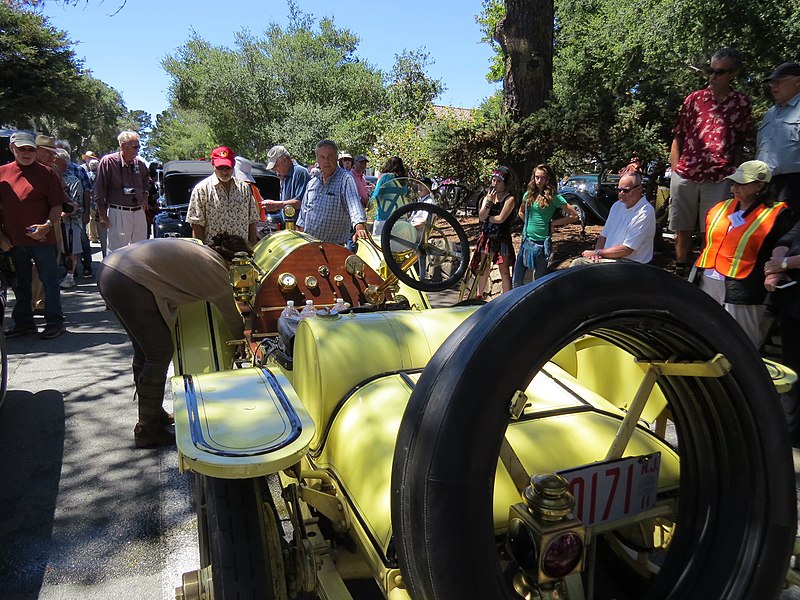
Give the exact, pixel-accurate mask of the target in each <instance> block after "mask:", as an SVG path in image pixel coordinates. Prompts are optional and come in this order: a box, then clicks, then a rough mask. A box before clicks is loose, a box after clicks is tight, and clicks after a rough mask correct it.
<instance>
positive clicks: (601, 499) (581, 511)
mask: <svg viewBox="0 0 800 600" xmlns="http://www.w3.org/2000/svg"><path fill="white" fill-rule="evenodd" d="M660 467H661V453H660V452H654V453H653V454H646V455H644V456H631V457H629V458H621V459H619V460H611V461H607V462H602V463H596V464H592V465H589V466H586V467H577V468H575V469H567V470H564V471H561V472H560V473H559V475H562V476H563V477H565V478H566V479H567V481H569V491H570V492H571V493H572V495H573V496H574V497H575V509H574V513H575V516H576V517H577V518H578V519H580V520H581V521H582V522H583V524H584V525H600V524H602V523H607V522H609V521H616V520H618V519H623V518H625V517H630V516H632V515H635V514H638V513H640V512H643V511H645V510H648V509H651V508H653V507H654V506H655V504H656V498H657V495H658V471H659V469H660Z"/></svg>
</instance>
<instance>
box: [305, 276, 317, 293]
mask: <svg viewBox="0 0 800 600" xmlns="http://www.w3.org/2000/svg"><path fill="white" fill-rule="evenodd" d="M305 284H306V287H307V288H308V289H310V290H313V289H316V287H317V278H316V277H314V276H313V275H309V276H308V277H306V278H305Z"/></svg>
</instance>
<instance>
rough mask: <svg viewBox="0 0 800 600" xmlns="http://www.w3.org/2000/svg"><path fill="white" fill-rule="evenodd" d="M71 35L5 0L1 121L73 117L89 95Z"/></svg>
mask: <svg viewBox="0 0 800 600" xmlns="http://www.w3.org/2000/svg"><path fill="white" fill-rule="evenodd" d="M81 77H82V70H81V63H80V61H78V60H77V58H76V57H75V53H74V52H73V50H72V48H71V42H70V40H69V39H68V38H67V36H66V34H65V33H64V32H62V31H58V30H56V29H55V28H53V27H51V26H50V25H49V24H48V23H47V21H46V20H45V19H44V17H42V16H41V15H38V14H36V13H33V12H30V11H27V10H20V9H14V8H11V7H9V6H7V5H5V4H0V81H2V82H3V84H2V86H0V123H2V124H4V125H9V126H12V127H26V128H30V127H35V126H36V124H37V120H38V119H40V118H41V117H44V116H47V117H50V118H52V119H63V118H68V117H69V116H70V115H72V114H73V113H74V112H75V111H76V110H77V109H78V108H79V107H80V106H81V105H82V104H83V103H84V102H86V101H87V100H88V97H87V94H86V89H85V85H84V84H83V82H82V80H81Z"/></svg>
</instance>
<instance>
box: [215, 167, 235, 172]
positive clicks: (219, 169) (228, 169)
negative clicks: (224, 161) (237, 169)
mask: <svg viewBox="0 0 800 600" xmlns="http://www.w3.org/2000/svg"><path fill="white" fill-rule="evenodd" d="M214 168H215V169H216V170H217V171H230V170H231V169H233V167H214Z"/></svg>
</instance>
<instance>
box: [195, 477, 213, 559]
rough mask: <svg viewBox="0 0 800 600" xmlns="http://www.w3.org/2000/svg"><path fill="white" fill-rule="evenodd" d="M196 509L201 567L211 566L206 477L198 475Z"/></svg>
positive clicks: (196, 480) (196, 478) (196, 481)
mask: <svg viewBox="0 0 800 600" xmlns="http://www.w3.org/2000/svg"><path fill="white" fill-rule="evenodd" d="M192 484H193V486H194V509H195V514H196V515H197V541H198V549H199V551H200V567H201V568H202V567H207V566H208V565H210V564H211V538H210V536H209V531H208V512H207V511H206V476H205V475H200V474H199V473H196V474H195V476H194V481H193V482H192Z"/></svg>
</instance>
